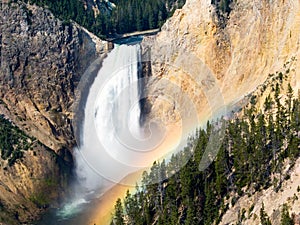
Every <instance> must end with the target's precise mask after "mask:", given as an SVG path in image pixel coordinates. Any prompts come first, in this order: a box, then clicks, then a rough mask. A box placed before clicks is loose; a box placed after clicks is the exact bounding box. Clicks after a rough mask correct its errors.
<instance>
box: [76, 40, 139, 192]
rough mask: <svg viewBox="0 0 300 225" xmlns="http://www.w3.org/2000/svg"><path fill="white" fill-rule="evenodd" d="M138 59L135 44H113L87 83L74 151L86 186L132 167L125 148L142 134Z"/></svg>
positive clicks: (118, 177) (107, 180) (102, 182)
mask: <svg viewBox="0 0 300 225" xmlns="http://www.w3.org/2000/svg"><path fill="white" fill-rule="evenodd" d="M139 61H140V46H139V44H136V45H116V46H115V48H114V49H113V50H112V51H111V52H110V53H109V54H108V56H107V58H106V59H105V60H104V62H103V65H102V68H101V69H100V71H99V72H98V75H97V77H96V78H95V81H94V83H93V84H92V86H91V87H90V90H89V95H88V98H87V102H86V106H85V112H84V114H85V117H84V121H83V130H82V143H81V146H80V149H79V151H78V152H77V155H76V160H77V171H76V172H77V175H78V177H79V179H80V182H81V184H82V185H83V186H84V187H85V188H87V189H88V190H95V189H97V188H99V187H100V186H101V187H105V185H107V184H108V183H110V182H118V181H120V180H121V179H122V178H123V177H124V176H126V175H127V174H128V173H130V172H133V171H134V168H132V167H131V165H129V164H130V160H131V159H128V158H127V157H128V154H127V153H126V152H128V151H131V150H132V148H134V143H135V142H136V141H137V140H139V139H141V138H142V136H141V134H142V130H141V128H140V124H139V121H140V105H139V89H138V87H139V84H138V65H139ZM129 155H130V154H129ZM124 160H125V161H124Z"/></svg>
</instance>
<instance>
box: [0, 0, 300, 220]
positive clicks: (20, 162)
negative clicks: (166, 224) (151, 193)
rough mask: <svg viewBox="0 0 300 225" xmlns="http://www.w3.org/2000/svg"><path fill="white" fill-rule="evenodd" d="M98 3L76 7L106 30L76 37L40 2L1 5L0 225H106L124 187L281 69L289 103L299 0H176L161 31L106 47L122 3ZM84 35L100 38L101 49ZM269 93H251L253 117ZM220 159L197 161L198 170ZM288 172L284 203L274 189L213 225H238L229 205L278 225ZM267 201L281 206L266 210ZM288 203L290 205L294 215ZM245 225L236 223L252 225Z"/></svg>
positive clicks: (75, 28) (299, 35)
mask: <svg viewBox="0 0 300 225" xmlns="http://www.w3.org/2000/svg"><path fill="white" fill-rule="evenodd" d="M37 2H38V1H37ZM45 2H46V1H45ZM103 2H104V1H90V0H86V1H83V2H81V3H84V4H83V5H84V7H85V10H92V11H93V13H95V15H96V16H95V18H97V15H101V16H103V15H105V16H104V17H103V18H102V17H101V19H103V20H105V22H106V23H107V24H106V25H105V24H104V22H103V23H100V22H99V21H98V20H97V23H96V22H95V23H94V24H92V23H90V24H89V22H88V19H87V18H90V17H93V16H90V15H89V14H88V15H89V16H90V17H87V18H86V20H84V23H85V24H88V25H86V28H84V27H82V26H80V25H79V24H77V23H76V22H74V21H73V20H72V19H71V20H69V21H68V20H65V18H64V17H60V19H58V18H57V15H55V14H53V13H52V12H51V11H50V10H51V9H52V8H51V7H49V6H46V5H40V6H37V5H34V4H30V1H9V0H3V1H2V2H1V9H0V13H1V16H0V27H1V31H0V55H1V64H0V114H1V117H0V118H1V124H0V125H1V127H0V128H1V129H0V130H1V132H2V133H1V135H0V136H1V146H0V150H1V158H0V223H3V224H9V225H10V224H14V225H15V224H16V225H17V224H24V223H25V224H26V223H31V222H32V221H39V222H37V224H43V225H45V224H53V221H55V220H57V221H56V222H55V224H59V222H60V223H61V224H73V225H75V224H76V223H77V224H78V225H79V224H80V225H81V224H82V225H84V224H109V222H108V221H109V220H110V219H111V215H112V213H113V210H114V203H115V201H116V200H117V199H118V198H124V196H125V194H126V190H127V189H130V190H131V191H132V192H131V193H134V192H135V191H134V189H135V185H136V183H139V182H140V181H141V177H143V171H144V170H148V171H149V170H151V165H153V162H154V161H157V160H159V161H160V162H162V161H163V159H166V161H167V162H168V161H169V160H170V158H171V157H172V154H173V153H176V152H179V151H180V150H182V149H184V147H185V146H186V144H187V143H189V142H188V140H189V138H190V137H191V136H190V135H191V134H194V133H195V130H196V129H197V128H199V127H206V126H207V121H208V120H212V119H217V118H220V117H221V116H225V118H227V119H230V118H231V117H232V116H236V115H237V114H238V112H240V110H241V108H243V107H244V106H245V105H247V104H248V103H249V101H251V97H252V96H253V95H254V94H257V92H258V91H259V90H260V89H261V88H262V87H264V86H267V85H265V84H266V83H267V82H268V81H269V80H270V79H271V78H270V76H271V75H272V74H278V73H279V72H278V71H280V72H281V73H282V74H286V71H289V73H288V75H287V77H288V78H286V81H285V82H287V83H289V84H290V85H291V88H292V89H293V93H294V97H297V93H298V91H299V89H300V73H299V71H300V63H299V60H300V2H299V1H298V0H276V1H266V0H255V1H251V0H243V1H241V0H236V1H223V0H221V1H219V0H216V1H211V0H186V2H185V4H184V5H183V7H182V8H181V5H182V1H178V2H176V1H167V3H166V5H167V6H166V9H167V10H169V11H167V12H164V10H162V11H160V13H166V14H164V16H163V18H164V19H162V17H161V18H160V21H159V23H160V26H161V28H159V32H158V33H157V34H154V35H148V36H147V35H145V36H144V37H141V36H139V37H133V38H132V39H130V40H131V41H132V40H134V41H133V42H131V41H126V40H125V41H124V42H127V43H122V44H120V45H119V44H112V43H111V42H109V41H105V40H104V39H105V38H107V37H109V35H111V36H113V35H112V33H113V32H115V31H113V32H110V31H109V30H105V32H106V33H105V35H106V36H105V35H102V34H101V32H100V31H101V29H102V28H103V27H105V29H106V28H107V29H108V28H109V22H111V21H110V20H108V19H107V15H109V12H110V11H109V10H112V8H113V7H115V6H113V4H117V3H118V1H112V2H113V3H110V2H107V1H105V3H103ZM43 4H44V3H43ZM153 4H154V3H153ZM176 4H177V5H179V6H180V9H176V8H178V7H175V6H176ZM107 5H109V6H110V7H108V8H109V9H107ZM150 5H151V4H150ZM152 6H153V5H152ZM74 7H75V6H74ZM76 7H78V5H77V6H76ZM149 7H150V6H148V8H147V10H149ZM153 8H155V7H154V6H153ZM175 9H176V10H175ZM118 10H119V9H118ZM128 10H129V9H128ZM173 11H174V13H173ZM101 13H103V15H102V14H101ZM118 13H120V15H121V14H122V10H119V11H118ZM167 13H168V15H169V16H170V18H169V19H167V20H166V21H165V22H164V23H162V21H164V20H165V19H166V18H167V16H166V15H167ZM54 15H55V16H54ZM112 15H113V14H112ZM154 15H155V16H157V17H159V13H157V15H156V14H154ZM154 15H151V14H150V13H149V15H148V16H149V17H150V16H154ZM123 16H124V15H123ZM160 16H161V15H160ZM75 18H76V17H75ZM99 18H100V17H99ZM122 18H123V17H122ZM124 18H126V16H125V17H124ZM130 18H131V17H130ZM148 19H149V18H144V20H143V21H144V23H146V22H145V21H147V24H146V25H147V26H146V25H145V24H144V26H145V27H148V25H149V24H151V21H152V20H151V19H149V21H150V22H149V24H148ZM63 20H64V21H63ZM95 21H96V20H95ZM108 21H109V22H108ZM114 22H115V23H116V21H114ZM121 22H122V21H121ZM121 22H120V21H119V20H118V24H114V23H112V24H113V26H116V27H117V28H114V29H116V30H118V31H120V30H122V29H123V28H122V27H121ZM152 22H153V21H152ZM84 23H83V24H84ZM131 25H132V26H138V24H134V25H133V24H131ZM157 25H158V24H157ZM97 26H102V28H101V29H100V28H99V27H97ZM124 26H125V25H124ZM126 26H127V28H128V29H129V27H130V26H129V25H128V24H127V25H126ZM87 28H89V29H90V30H91V28H92V29H93V30H97V32H98V31H99V29H100V31H99V32H100V34H101V37H102V39H103V40H102V39H100V38H99V37H97V36H95V35H94V34H92V33H91V32H89V31H88V29H87ZM103 29H104V28H103ZM124 29H125V28H124ZM129 30H130V29H129ZM97 35H99V33H97ZM99 36H100V35H99ZM116 36H117V35H116ZM109 38H110V39H109ZM109 38H108V39H109V40H113V38H111V37H109ZM121 42H122V41H121ZM130 42H131V43H130ZM287 83H284V85H285V86H284V87H283V88H282V92H281V93H280V95H279V96H280V98H281V101H285V99H286V97H285V96H286V95H287V90H288V88H287ZM273 86H274V87H273V89H275V85H273ZM272 91H273V90H272V88H266V93H264V94H261V98H259V100H258V103H257V104H258V106H257V107H258V109H259V110H262V109H263V107H264V100H265V98H267V96H268V94H270V93H272ZM11 137H14V138H11ZM210 140H211V141H213V140H215V139H214V137H212V138H211V139H210ZM9 146H10V147H9ZM211 146H212V147H215V148H218V147H220V146H219V145H213V144H212V145H211ZM297 149H298V150H299V146H297ZM216 154H217V152H215V153H214V152H212V155H209V154H208V155H207V158H209V160H208V161H206V162H203V164H202V166H203V170H204V169H205V168H206V167H207V166H208V165H209V164H210V163H211V162H212V159H214V158H215V156H216ZM187 158H188V159H186V160H185V161H184V162H182V164H180V165H185V163H186V162H187V161H188V160H189V157H187ZM154 165H155V164H154ZM285 166H287V165H285ZM294 168H295V172H292V173H291V179H290V180H288V179H287V181H286V183H284V185H283V186H284V187H285V188H284V189H283V190H282V192H283V193H284V194H282V195H281V196H280V197H278V196H279V195H277V194H276V193H275V192H274V190H271V188H270V189H268V190H266V192H263V191H261V192H257V193H254V194H253V196H254V197H253V198H252V197H251V196H248V198H247V197H246V196H243V197H242V198H240V199H239V200H238V206H232V207H230V208H229V209H228V211H227V214H224V215H223V218H220V221H219V222H220V224H228V223H229V224H233V223H235V222H237V221H238V220H239V219H240V218H238V212H239V210H241V207H240V208H239V206H242V207H246V206H247V204H248V203H247V202H251V204H254V206H253V210H254V212H255V213H256V214H259V211H260V209H261V202H263V201H264V202H265V206H267V207H268V208H266V211H267V213H268V215H270V216H271V221H272V222H273V223H274V224H275V225H276V224H279V222H278V221H280V220H279V219H278V215H280V213H278V207H281V205H282V204H283V203H284V202H285V201H287V200H286V198H287V197H286V196H288V197H290V198H292V196H293V195H291V193H289V192H288V190H287V189H288V188H293V189H294V186H295V185H293V184H292V183H293V181H295V182H297V181H298V175H299V160H296V161H295V165H294ZM180 169H181V167H180V168H177V169H175V170H174V174H175V173H176V172H178V171H180ZM200 169H201V168H200ZM172 173H173V172H172ZM116 183H117V184H118V185H116V186H114V185H115V184H116ZM166 186H167V185H166ZM260 193H265V197H260ZM231 194H232V193H231ZM296 195H297V193H296ZM268 196H276V198H277V197H278V199H280V200H278V202H277V203H276V205H275V204H274V206H273V205H272V204H271V203H270V202H271V201H272V199H271V198H270V197H268ZM285 197H286V198H285ZM255 199H259V201H258V202H259V205H258V204H257V205H255V201H256V200H255ZM160 201H162V200H161V199H160ZM249 204H250V203H249ZM297 204H299V201H298V200H295V201H289V207H290V209H291V210H292V212H293V213H294V214H297V213H299V207H298V206H297ZM275 207H276V208H275ZM183 208H184V207H181V208H180V207H179V211H180V210H182V211H181V212H182V215H183V214H184V213H183V212H184V209H183ZM49 209H50V211H49ZM275 211H276V212H277V214H276V213H274V212H275ZM45 212H47V213H46V214H44V213H45ZM81 213H82V214H81ZM74 215H78V217H76V216H74ZM41 217H42V220H39V219H40V218H41ZM153 217H154V216H153ZM104 218H105V219H104ZM154 218H155V220H154V223H153V224H158V217H157V218H156V217H154ZM180 218H184V216H181V217H180ZM232 218H234V219H232ZM252 219H253V217H252V218H248V219H247V220H245V221H244V223H245V224H259V220H255V219H253V220H252ZM244 223H241V224H244ZM126 224H130V223H126Z"/></svg>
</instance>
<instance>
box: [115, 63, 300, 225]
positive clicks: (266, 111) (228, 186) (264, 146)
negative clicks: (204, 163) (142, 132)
mask: <svg viewBox="0 0 300 225" xmlns="http://www.w3.org/2000/svg"><path fill="white" fill-rule="evenodd" d="M285 68H286V67H285ZM284 70H285V71H284V72H277V73H276V74H271V75H269V79H268V82H269V83H267V84H266V83H265V84H263V85H261V86H260V87H259V88H260V92H259V93H254V94H251V95H250V96H249V102H248V104H247V105H246V106H244V108H243V109H241V111H240V112H238V113H235V114H233V116H232V117H231V119H228V120H225V119H220V121H219V122H221V124H226V131H225V137H224V139H223V141H222V145H221V147H220V149H219V151H218V154H217V156H216V158H215V160H214V161H213V162H212V163H211V164H210V165H209V166H208V168H206V169H205V170H204V171H201V170H199V163H200V160H201V158H202V156H203V154H204V151H205V149H206V146H207V144H208V142H209V137H210V134H211V132H213V131H214V129H218V128H216V127H215V125H214V124H216V123H214V122H208V123H207V127H206V129H201V128H199V129H198V130H197V131H196V133H195V134H194V135H193V137H192V138H191V139H190V143H189V144H188V145H187V147H186V148H185V149H183V150H182V151H181V152H180V153H178V154H175V155H173V156H172V157H171V159H170V160H169V161H168V162H166V161H162V162H154V163H153V166H152V168H151V170H150V171H148V172H146V171H145V172H144V174H143V178H142V182H141V185H139V186H138V185H137V187H136V191H135V192H133V193H131V192H129V191H128V192H127V194H126V197H125V199H123V200H121V199H118V201H117V202H116V204H115V213H114V216H113V220H112V222H111V224H115V225H122V224H135V225H146V224H159V225H163V224H169V225H172V224H186V225H211V224H218V223H219V222H220V221H221V218H222V215H223V214H224V213H225V212H226V211H227V210H228V208H229V207H232V206H233V205H234V204H235V203H236V202H237V200H238V199H239V198H240V197H241V196H245V195H249V196H251V195H252V194H253V193H255V192H257V191H260V190H263V189H267V188H273V189H274V191H276V192H278V191H280V189H281V185H282V183H283V181H284V180H285V179H289V174H288V173H283V171H284V170H283V168H284V167H285V166H287V165H288V166H289V167H290V168H292V167H293V165H294V164H295V161H296V160H297V158H298V157H299V153H300V151H299V146H300V135H299V134H300V131H299V128H300V102H299V100H300V92H298V93H294V91H293V89H292V88H291V86H290V85H289V84H287V83H288V82H285V80H286V79H287V77H288V74H289V73H290V70H289V69H284ZM284 83H285V85H284ZM266 89H267V90H268V92H267V93H269V94H264V93H265V91H266ZM283 90H284V94H282V93H283ZM265 96H266V97H265ZM261 100H262V101H261ZM261 102H263V104H262V103H261ZM259 104H260V107H258V105H259ZM189 146H193V147H189ZM186 157H188V162H187V163H186V164H185V166H183V167H182V168H181V169H180V170H178V167H179V166H180V165H181V162H182V161H184V160H186ZM177 170H178V172H175V171H177ZM299 190H300V188H299ZM253 207H254V206H251V207H250V210H251V208H252V209H253ZM281 214H282V218H281V224H282V225H288V224H293V223H292V219H291V215H290V214H289V212H288V208H287V207H286V206H284V207H283V209H282V213H281ZM246 216H254V215H252V214H251V211H250V212H248V210H247V212H246V210H245V209H241V210H240V212H239V215H238V221H237V223H236V224H242V221H243V220H244V219H245V218H246ZM256 216H257V217H258V219H260V222H261V224H266V225H270V224H271V222H270V218H269V216H268V215H267V214H266V212H265V209H264V206H263V205H262V207H261V210H260V215H256Z"/></svg>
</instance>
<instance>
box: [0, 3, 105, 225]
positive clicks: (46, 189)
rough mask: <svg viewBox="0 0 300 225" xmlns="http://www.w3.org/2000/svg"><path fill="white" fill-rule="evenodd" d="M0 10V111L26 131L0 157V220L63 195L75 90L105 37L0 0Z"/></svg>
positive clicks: (32, 212)
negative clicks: (12, 156) (13, 149)
mask: <svg viewBox="0 0 300 225" xmlns="http://www.w3.org/2000/svg"><path fill="white" fill-rule="evenodd" d="M0 16H1V17H0V27H1V32H0V55H1V64H0V100H1V101H0V102H1V103H0V114H3V115H4V116H5V118H6V119H8V120H9V121H10V122H11V123H12V124H13V125H14V126H17V127H19V128H20V129H21V130H23V131H24V132H25V134H26V135H28V137H34V139H33V140H34V142H32V143H31V142H30V143H31V144H30V149H29V150H27V151H24V156H23V157H22V158H21V159H18V160H17V161H16V162H15V163H14V164H12V165H9V163H8V162H7V160H4V159H0V208H1V210H0V222H1V221H3V220H4V221H6V222H7V223H8V224H17V223H18V222H17V221H21V222H24V221H28V220H32V219H36V218H37V216H38V215H39V213H40V212H41V211H43V209H44V208H47V207H48V206H49V204H50V203H53V200H56V202H57V201H59V197H60V196H63V195H64V194H66V193H67V190H64V189H65V188H66V187H67V184H68V182H69V180H70V177H71V176H72V175H71V174H72V168H73V158H72V154H71V153H72V152H71V151H72V148H73V146H74V145H75V144H76V141H75V137H74V129H75V128H74V126H73V124H72V120H73V117H74V111H73V109H74V104H73V103H74V102H75V100H76V99H75V96H76V88H77V85H78V83H79V81H80V79H81V76H82V74H83V73H84V72H85V71H86V69H87V68H88V67H89V65H90V64H91V62H93V61H94V60H95V59H97V58H99V56H101V55H105V52H106V46H107V43H106V42H104V41H101V40H100V39H98V38H97V37H95V36H94V35H92V34H90V33H89V32H88V31H86V30H85V29H83V28H81V27H79V26H78V25H76V24H70V23H67V22H62V21H60V20H58V19H56V18H54V16H53V15H52V14H51V13H50V12H49V11H48V10H45V9H42V8H40V7H36V6H32V5H26V4H24V3H20V2H19V3H8V2H6V1H4V2H2V3H1V11H0ZM20 151H22V149H20ZM2 158H3V157H2ZM14 220H15V221H14ZM11 221H14V222H11Z"/></svg>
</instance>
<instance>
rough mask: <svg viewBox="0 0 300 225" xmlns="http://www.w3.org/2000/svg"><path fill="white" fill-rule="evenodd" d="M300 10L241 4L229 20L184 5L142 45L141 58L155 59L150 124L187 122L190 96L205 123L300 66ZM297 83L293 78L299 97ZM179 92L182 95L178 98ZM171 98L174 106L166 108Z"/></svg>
mask: <svg viewBox="0 0 300 225" xmlns="http://www.w3.org/2000/svg"><path fill="white" fill-rule="evenodd" d="M299 4H300V3H299V1H294V0H289V1H272V2H270V1H264V0H261V1H260V0H258V1H239V0H238V1H234V3H232V4H230V8H231V9H230V13H228V14H226V15H227V18H226V20H224V18H220V15H219V13H218V11H219V9H216V6H215V5H213V4H211V1H210V0H201V1H200V0H187V2H186V4H185V6H184V7H183V8H182V9H181V10H176V12H175V13H174V16H173V17H172V18H171V19H169V20H168V21H167V22H166V23H165V25H164V26H163V27H162V31H161V32H160V33H159V34H158V35H157V36H156V37H154V38H153V37H150V38H146V39H145V40H144V42H143V49H144V52H146V51H149V52H151V54H150V55H151V59H150V60H151V70H152V74H151V76H152V77H151V79H150V82H148V84H149V88H148V93H149V97H148V102H149V104H150V105H151V113H150V118H163V120H164V121H165V122H166V123H169V122H170V121H171V122H178V121H180V118H184V117H188V116H189V113H190V109H189V110H186V107H185V102H184V101H183V100H184V99H185V98H183V97H182V96H183V95H186V96H188V99H190V100H191V101H192V105H193V108H194V109H195V110H196V111H197V115H198V120H199V121H200V122H203V121H205V120H206V119H207V118H210V117H211V115H212V114H213V113H214V111H218V110H219V107H220V106H222V105H223V106H230V105H232V104H235V103H236V102H237V101H239V100H240V99H241V98H243V96H245V95H247V94H248V93H250V92H252V91H253V90H254V89H255V88H256V87H257V86H258V85H259V84H261V83H262V82H263V81H264V80H265V79H266V78H267V76H268V74H270V73H274V72H275V71H277V70H278V69H279V68H281V67H282V66H283V65H284V63H285V62H287V61H289V60H290V59H291V58H292V57H295V58H296V59H299V57H300V51H299V41H300V26H299V24H300V13H299V12H300V5H299ZM222 17H224V15H222ZM224 21H225V22H226V23H225V22H224ZM145 60H149V59H145ZM299 68H300V63H299V60H298V61H297V62H296V65H295V70H296V71H299ZM299 76H300V75H299V72H296V73H295V74H294V79H293V82H292V86H293V87H295V89H297V88H299V87H300V85H299V80H300V79H299ZM297 77H298V79H297ZM297 81H298V83H297ZM174 85H175V86H176V87H178V88H180V91H179V92H180V93H176V94H174V93H173V92H174V91H173V89H174ZM177 92H178V91H177ZM168 96H171V97H168ZM166 98H171V99H172V100H171V101H170V100H168V102H167V103H166V101H165V100H164V99H166ZM228 109H229V108H228ZM148 111H149V110H148Z"/></svg>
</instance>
